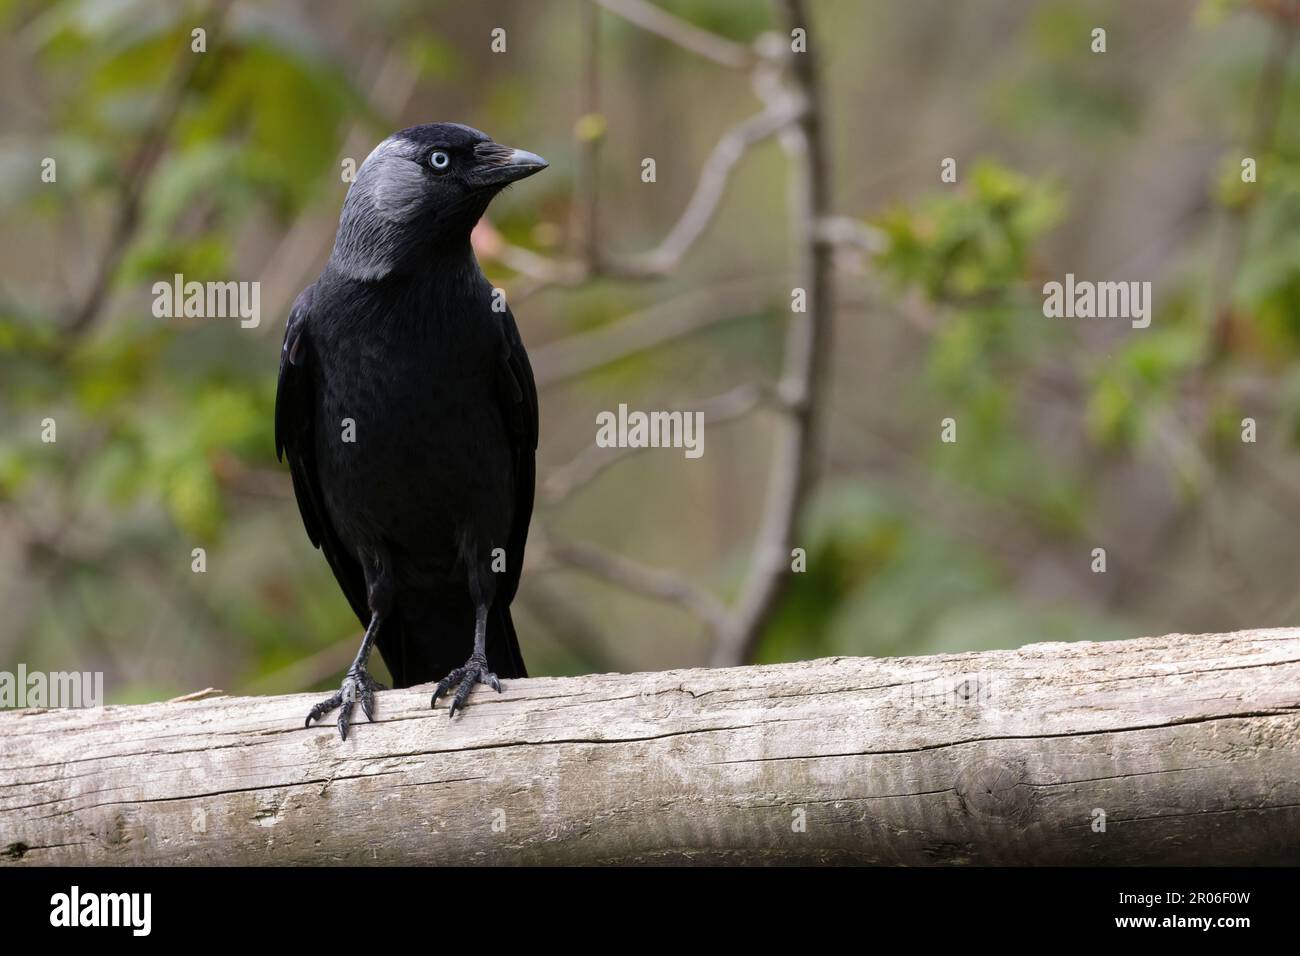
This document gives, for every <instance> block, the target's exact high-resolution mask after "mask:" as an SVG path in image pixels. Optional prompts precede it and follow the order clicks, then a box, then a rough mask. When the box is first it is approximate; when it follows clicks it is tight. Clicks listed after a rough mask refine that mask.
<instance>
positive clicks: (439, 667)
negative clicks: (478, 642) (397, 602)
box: [376, 604, 528, 687]
mask: <svg viewBox="0 0 1300 956" xmlns="http://www.w3.org/2000/svg"><path fill="white" fill-rule="evenodd" d="M376 644H377V645H378V647H379V653H380V655H381V656H382V657H383V658H384V663H385V664H386V665H388V672H389V673H390V674H392V675H393V686H395V687H410V686H411V685H412V684H425V683H428V682H430V681H438V680H442V679H443V678H444V677H446V676H447V675H448V674H449V673H451V671H453V670H455V669H456V668H457V667H460V666H461V665H462V664H464V663H465V662H466V661H467V660H469V656H470V654H472V653H473V652H474V611H473V609H472V608H470V607H469V606H468V604H467V605H466V606H463V607H456V608H447V607H436V608H422V609H421V611H420V613H418V614H413V613H411V612H410V611H405V612H404V611H403V610H402V609H401V608H398V613H395V614H393V615H391V616H390V617H388V618H387V619H386V620H385V621H384V622H383V624H381V625H380V627H379V636H378V638H377V640H376ZM487 659H488V668H489V669H490V670H491V671H492V672H493V673H494V674H496V675H497V676H498V677H501V678H506V677H527V676H528V671H527V670H526V669H525V667H524V655H523V652H522V651H520V649H519V638H518V636H517V635H516V634H515V624H514V621H513V620H511V618H510V608H509V607H504V606H503V607H493V608H491V609H490V610H489V611H488V619H487Z"/></svg>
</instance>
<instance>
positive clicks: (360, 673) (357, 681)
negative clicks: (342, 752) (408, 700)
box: [304, 667, 388, 740]
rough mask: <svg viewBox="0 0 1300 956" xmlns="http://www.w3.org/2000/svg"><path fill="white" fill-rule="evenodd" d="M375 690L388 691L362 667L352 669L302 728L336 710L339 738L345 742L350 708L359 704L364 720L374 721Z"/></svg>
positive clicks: (316, 708) (350, 721)
mask: <svg viewBox="0 0 1300 956" xmlns="http://www.w3.org/2000/svg"><path fill="white" fill-rule="evenodd" d="M377 690H388V688H387V687H385V686H384V685H383V684H381V683H379V681H377V680H375V679H374V678H373V677H371V676H370V674H369V673H368V672H367V671H366V669H365V668H364V667H352V668H350V669H349V670H348V673H347V676H346V677H344V678H343V684H342V686H340V687H339V689H338V690H337V691H335V692H334V693H333V694H332V695H330V696H329V697H327V698H326V699H325V700H322V701H321V702H320V703H319V704H317V705H316V706H315V707H313V708H312V709H311V712H310V713H308V714H307V722H306V723H305V724H304V726H306V727H310V726H311V725H312V722H313V721H315V720H317V719H318V718H320V717H322V716H324V715H325V714H328V713H329V712H330V711H331V710H334V709H335V708H337V709H338V712H339V719H338V721H337V725H338V728H339V737H341V738H342V739H343V740H347V739H348V728H349V727H350V726H352V707H353V705H354V704H356V702H357V701H360V702H361V712H362V713H364V714H365V715H366V720H369V721H373V720H374V719H375V691H377Z"/></svg>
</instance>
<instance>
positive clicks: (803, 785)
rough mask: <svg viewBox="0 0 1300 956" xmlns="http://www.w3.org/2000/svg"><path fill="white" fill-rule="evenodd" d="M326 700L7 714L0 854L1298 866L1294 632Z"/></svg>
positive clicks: (1299, 740)
mask: <svg viewBox="0 0 1300 956" xmlns="http://www.w3.org/2000/svg"><path fill="white" fill-rule="evenodd" d="M316 699H317V695H314V694H309V695H297V696H292V697H274V698H228V697H222V698H216V699H206V700H197V701H192V702H185V703H167V704H151V705H146V706H133V707H105V708H102V709H98V710H85V711H45V712H37V711H19V712H8V713H3V714H0V861H2V862H6V863H11V864H13V863H17V864H54V863H110V864H111V863H131V864H149V863H216V864H234V863H240V864H248V863H474V862H493V863H582V862H593V861H605V862H665V861H697V862H705V861H712V862H717V861H722V862H759V863H763V862H794V861H836V862H850V861H853V862H868V863H906V864H939V863H1037V864H1055V863H1075V862H1077V863H1089V864H1097V863H1130V864H1137V863H1143V864H1157V863H1166V864H1186V863H1291V864H1294V863H1300V629H1291V630H1261V631H1244V632H1240V633H1236V634H1208V635H1200V636H1185V635H1171V636H1168V637H1159V638H1146V639H1142V640H1136V641H1124V642H1115V643H1079V644H1036V645H1032V646H1029V647H1024V648H1021V649H1020V650H1017V651H997V652H990V653H979V654H955V655H943V656H938V657H925V658H898V659H868V658H834V659H828V660H819V661H810V662H807V663H801V664H784V665H777V666H767V667H741V668H732V669H725V670H681V671H668V672H664V673H654V674H629V675H596V676H590V677H579V678H563V679H551V678H542V679H534V680H515V681H509V682H508V686H507V688H506V691H505V693H504V694H502V695H501V696H499V697H498V696H497V695H495V694H492V693H491V692H490V691H488V690H487V689H486V688H479V690H477V691H476V692H475V695H474V697H473V698H472V703H471V706H470V707H469V708H468V709H467V710H466V711H465V712H464V713H463V714H462V715H461V716H458V717H457V718H456V720H454V721H449V720H448V719H447V711H446V709H445V708H440V709H439V710H438V711H436V712H432V713H431V712H430V711H429V709H428V704H429V690H428V688H424V689H418V690H417V689H409V690H402V691H389V692H384V693H381V694H380V695H379V698H378V715H377V717H378V720H377V722H376V723H374V724H367V723H365V722H364V718H361V716H360V713H359V711H358V719H360V720H362V723H360V724H359V725H357V726H356V727H355V729H354V731H353V733H352V734H351V735H350V738H349V739H348V740H347V741H346V742H341V741H340V740H339V739H338V735H337V733H336V732H335V730H334V727H333V725H332V724H330V723H326V724H324V725H322V726H317V727H313V728H311V729H304V728H303V726H302V721H303V717H304V715H305V713H306V711H307V710H308V708H309V707H310V705H311V704H312V703H314V702H315V701H316ZM1097 811H1104V812H1105V825H1106V827H1105V832H1096V831H1095V829H1094V821H1095V820H1096V819H1098V817H1097ZM801 821H802V825H801Z"/></svg>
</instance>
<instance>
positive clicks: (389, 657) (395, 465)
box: [275, 123, 546, 737]
mask: <svg viewBox="0 0 1300 956" xmlns="http://www.w3.org/2000/svg"><path fill="white" fill-rule="evenodd" d="M545 165H546V164H545V162H544V161H543V160H542V159H541V158H540V157H538V156H535V155H534V154H532V153H528V152H524V151H522V150H512V149H510V148H508V147H503V146H499V145H498V144H496V143H493V142H492V141H491V140H490V139H488V137H486V136H485V135H484V134H482V133H480V132H478V131H477V130H474V129H470V128H469V127H465V126H460V125H457V124H448V123H439V124H432V125H428V126H419V127H414V128H412V129H408V130H403V131H401V132H399V133H395V134H394V135H393V136H391V137H389V139H387V140H385V141H384V142H383V143H381V144H380V145H379V146H378V147H376V149H375V151H374V152H372V153H371V155H370V156H369V157H368V158H367V160H366V162H365V163H363V164H362V166H361V168H360V170H358V173H357V178H356V180H355V182H354V183H353V184H352V186H351V188H350V189H349V191H348V196H347V199H346V200H345V202H344V208H343V213H342V216H341V218H340V222H339V231H338V236H337V238H336V240H335V246H334V251H333V253H332V254H331V256H330V260H329V262H328V264H327V265H326V267H325V270H324V272H323V273H322V274H321V276H320V278H319V279H318V280H317V281H316V282H315V283H314V284H313V285H312V286H310V287H309V288H307V289H306V290H305V291H304V292H303V293H302V294H301V295H299V296H298V299H297V301H295V303H294V305H293V308H292V310H291V312H290V315H289V321H288V326H287V329H286V331H285V338H284V347H283V350H282V353H281V359H280V378H279V386H278V391H277V396H276V410H275V432H276V450H277V454H280V455H282V456H283V457H284V458H287V460H288V463H289V469H290V473H291V475H292V478H293V488H294V494H295V496H296V497H297V500H298V506H299V509H300V511H301V513H302V519H303V523H304V525H305V526H306V529H307V534H308V537H309V538H310V539H311V541H312V543H313V544H314V545H316V546H317V547H319V548H320V549H321V551H322V552H323V553H324V555H325V558H326V560H327V561H328V562H329V565H330V568H331V569H332V570H333V572H334V576H335V578H337V579H338V582H339V585H340V586H341V587H342V589H343V593H344V594H345V595H346V597H347V600H348V602H349V604H351V606H352V609H353V610H354V611H355V612H356V615H357V617H358V619H359V620H360V621H361V622H362V624H364V625H365V626H366V634H365V637H364V638H363V640H362V645H361V649H360V651H359V652H358V654H357V658H356V661H354V663H353V665H352V667H351V668H350V669H349V671H348V675H347V677H346V678H345V679H344V682H343V686H342V687H341V688H340V690H339V691H338V693H336V694H335V695H333V696H332V697H331V698H329V699H328V700H326V701H323V702H322V703H321V704H319V705H317V706H316V707H315V708H313V709H312V712H311V714H310V715H309V717H308V718H307V720H308V723H310V722H311V721H312V720H313V719H315V718H317V717H319V716H320V715H321V714H323V713H326V712H328V711H330V710H332V709H334V708H335V707H337V708H339V718H338V727H339V732H340V734H341V735H342V736H344V737H346V736H347V730H348V726H349V721H350V714H351V710H352V706H353V704H354V702H357V701H359V702H360V703H361V704H362V708H363V710H364V711H365V713H366V715H367V716H368V717H371V716H373V712H374V711H373V708H374V697H373V691H374V690H375V689H377V688H378V687H379V685H378V684H376V683H375V682H374V681H373V680H372V679H371V678H370V676H369V674H368V673H367V671H366V662H367V660H368V656H369V653H370V648H371V647H372V646H373V645H375V644H377V646H378V647H379V652H380V654H381V655H382V656H383V658H384V662H385V663H386V664H387V665H388V669H389V671H390V672H391V673H392V674H393V678H394V681H395V682H396V683H397V685H398V686H399V687H404V686H409V685H411V684H417V683H421V682H425V681H432V680H439V681H440V683H439V685H438V688H437V690H436V691H435V693H434V696H433V702H434V703H436V702H437V699H438V696H439V695H441V694H442V693H445V692H447V691H448V690H449V689H450V688H451V687H452V686H454V685H456V684H459V685H460V686H459V688H458V690H457V692H456V695H455V697H454V699H453V701H452V705H451V713H452V714H453V715H454V714H455V712H456V710H457V709H458V708H459V707H461V706H463V704H464V703H465V700H466V698H467V697H468V695H469V692H470V691H471V690H472V688H473V687H474V685H475V684H476V683H487V684H489V685H491V686H493V687H496V688H497V689H498V690H499V689H500V684H499V681H498V680H497V678H498V677H523V676H526V671H525V668H524V661H523V656H522V654H521V653H520V649H519V641H518V638H517V636H516V634H515V630H514V625H513V622H512V621H511V618H510V602H511V601H512V599H513V598H514V596H515V592H516V590H517V588H518V585H519V574H520V570H521V568H522V565H523V558H524V547H525V543H526V541H527V536H528V524H529V520H530V518H531V516H532V508H533V488H534V477H535V464H534V460H535V451H536V448H537V430H538V421H537V390H536V386H535V384H534V382H533V374H532V369H531V368H530V366H529V364H528V355H527V353H526V352H525V350H524V346H523V342H522V340H521V339H520V336H519V330H518V328H517V327H516V325H515V321H514V316H513V315H512V314H511V312H510V310H509V308H508V307H507V306H506V305H505V303H504V299H503V297H502V296H501V295H500V294H499V293H498V292H497V291H496V290H494V289H493V288H492V286H491V284H490V283H489V282H488V281H487V279H486V278H485V277H484V275H483V273H482V270H481V269H480V268H479V265H478V262H477V260H476V259H475V257H474V253H473V250H472V248H471V246H470V231H471V229H472V228H473V226H474V224H475V222H477V220H478V219H479V217H480V216H481V215H482V213H483V212H484V210H485V209H486V208H487V205H488V203H489V202H490V201H491V199H492V197H493V196H494V195H496V193H498V192H499V191H500V190H501V189H502V188H503V187H504V186H505V185H507V184H508V183H510V182H513V181H515V180H518V179H521V178H523V177H524V176H527V175H531V174H532V173H534V172H537V171H539V170H540V169H543V168H545ZM349 438H350V439H351V440H348V439H349Z"/></svg>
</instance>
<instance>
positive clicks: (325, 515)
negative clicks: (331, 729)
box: [275, 286, 370, 624]
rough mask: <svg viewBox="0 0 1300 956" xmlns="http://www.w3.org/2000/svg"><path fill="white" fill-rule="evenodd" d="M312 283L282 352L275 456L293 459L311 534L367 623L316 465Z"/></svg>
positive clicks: (359, 580)
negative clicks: (328, 509)
mask: <svg viewBox="0 0 1300 956" xmlns="http://www.w3.org/2000/svg"><path fill="white" fill-rule="evenodd" d="M314 289H315V286H308V287H307V288H306V289H305V290H304V291H303V292H302V293H301V294H300V295H299V296H298V298H297V299H296V300H295V301H294V303H293V308H292V309H290V310H289V322H288V324H287V326H286V327H285V331H284V347H283V348H282V349H281V351H280V379H279V383H278V384H277V386H276V391H275V455H276V457H277V458H278V459H280V460H281V461H283V460H284V459H285V458H288V460H289V474H290V476H291V477H292V479H293V494H294V497H296V498H297V499H298V511H299V512H300V513H301V514H302V523H303V524H304V525H305V526H306V528H307V537H308V538H310V539H311V543H312V544H313V545H315V546H316V547H318V548H320V549H321V551H322V552H323V553H324V554H325V560H326V561H328V562H329V566H330V570H332V571H333V572H334V577H335V578H337V579H338V582H339V587H341V588H342V589H343V594H344V596H345V597H346V598H347V599H348V603H349V604H350V605H352V610H353V611H354V612H356V615H357V618H358V619H359V620H360V621H361V623H362V624H366V623H368V622H369V620H370V611H369V608H368V606H367V601H366V579H365V574H364V573H363V572H362V570H361V565H360V564H359V563H357V560H356V559H355V558H354V557H353V556H352V555H351V554H349V553H348V551H347V549H346V548H345V547H344V546H343V543H342V542H341V541H340V540H339V536H338V533H337V532H336V531H335V530H334V525H333V524H332V523H331V521H330V516H329V512H328V511H327V510H326V507H325V497H324V495H323V494H322V493H321V487H320V475H319V473H318V472H317V469H316V436H315V420H316V372H315V370H314V368H313V362H314V350H313V348H312V342H311V335H310V325H311V323H310V318H311V304H312V294H313V291H314Z"/></svg>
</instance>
